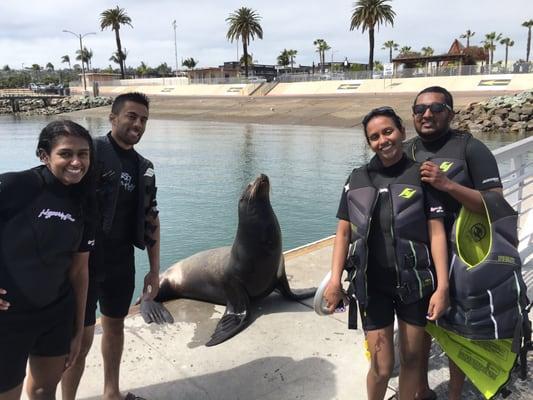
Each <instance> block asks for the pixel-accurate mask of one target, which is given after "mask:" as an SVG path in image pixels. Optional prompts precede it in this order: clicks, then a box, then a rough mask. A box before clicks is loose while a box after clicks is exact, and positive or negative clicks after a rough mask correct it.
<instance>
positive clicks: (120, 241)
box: [62, 93, 159, 400]
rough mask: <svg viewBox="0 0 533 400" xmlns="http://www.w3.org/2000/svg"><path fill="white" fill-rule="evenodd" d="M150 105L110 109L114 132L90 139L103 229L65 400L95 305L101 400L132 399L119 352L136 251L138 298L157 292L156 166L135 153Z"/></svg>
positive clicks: (138, 102) (124, 99) (124, 98)
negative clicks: (142, 267) (140, 263)
mask: <svg viewBox="0 0 533 400" xmlns="http://www.w3.org/2000/svg"><path fill="white" fill-rule="evenodd" d="M148 107H149V102H148V98H147V97H146V96H145V95H144V94H141V93H126V94H123V95H120V96H118V97H117V98H116V99H115V101H114V102H113V105H112V108H111V114H110V117H109V120H110V122H111V132H109V133H108V134H107V135H106V136H102V137H99V138H97V139H95V152H96V179H97V198H98V202H99V217H100V220H99V224H100V227H99V228H100V229H99V230H98V231H97V236H96V249H95V252H94V253H93V255H92V256H91V258H90V270H89V271H90V276H89V290H88V295H87V310H86V315H85V326H86V328H85V332H84V338H83V343H82V350H81V352H80V357H79V358H78V362H77V364H76V365H75V366H74V367H73V368H72V369H71V370H69V371H67V372H66V373H65V374H64V376H63V379H62V392H63V399H64V400H68V399H72V400H73V399H74V398H75V397H76V391H77V388H78V385H79V382H80V379H81V376H82V374H83V370H84V367H85V358H86V356H87V353H88V352H89V350H90V347H91V344H92V341H93V337H94V325H95V312H96V303H97V302H99V304H100V311H101V314H102V316H101V325H102V330H103V334H102V355H103V360H104V394H103V397H102V398H103V399H106V400H122V399H124V398H125V399H134V398H137V397H135V396H134V395H133V394H131V393H128V394H127V395H126V396H125V397H124V396H123V395H122V394H121V393H120V390H119V368H120V360H121V357H122V350H123V346H124V318H125V317H126V315H127V314H128V309H129V307H130V304H131V300H132V297H133V291H134V288H135V263H134V246H135V247H138V248H140V249H144V248H146V250H147V252H148V259H149V263H150V271H149V272H148V273H147V274H146V276H145V278H144V288H143V293H145V296H148V297H149V298H152V299H153V298H154V297H155V296H156V295H157V292H158V290H159V217H158V211H157V203H156V196H155V195H156V186H155V175H154V169H153V165H152V163H151V162H150V161H148V160H147V159H145V158H144V157H142V156H141V155H140V154H139V153H137V152H136V151H135V150H134V148H133V146H134V145H135V144H137V143H138V142H139V140H140V139H141V137H142V135H143V133H144V131H145V128H146V122H147V120H148Z"/></svg>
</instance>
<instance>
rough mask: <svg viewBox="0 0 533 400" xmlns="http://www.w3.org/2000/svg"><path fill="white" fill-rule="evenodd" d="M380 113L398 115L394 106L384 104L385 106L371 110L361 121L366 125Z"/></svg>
mask: <svg viewBox="0 0 533 400" xmlns="http://www.w3.org/2000/svg"><path fill="white" fill-rule="evenodd" d="M378 115H386V116H390V117H397V116H398V115H397V114H396V112H395V111H394V110H393V108H392V107H389V106H383V107H378V108H374V109H373V110H371V111H370V112H369V113H368V114H366V115H365V117H364V118H363V121H362V122H361V123H362V124H363V125H364V126H366V124H368V121H370V120H371V119H372V118H374V117H375V116H378Z"/></svg>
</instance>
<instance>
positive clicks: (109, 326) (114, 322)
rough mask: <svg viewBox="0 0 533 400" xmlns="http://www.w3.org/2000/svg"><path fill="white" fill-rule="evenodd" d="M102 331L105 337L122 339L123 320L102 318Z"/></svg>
mask: <svg viewBox="0 0 533 400" xmlns="http://www.w3.org/2000/svg"><path fill="white" fill-rule="evenodd" d="M102 329H103V333H104V335H105V336H113V337H117V336H118V337H120V336H123V335H124V319H123V318H107V317H103V318H102Z"/></svg>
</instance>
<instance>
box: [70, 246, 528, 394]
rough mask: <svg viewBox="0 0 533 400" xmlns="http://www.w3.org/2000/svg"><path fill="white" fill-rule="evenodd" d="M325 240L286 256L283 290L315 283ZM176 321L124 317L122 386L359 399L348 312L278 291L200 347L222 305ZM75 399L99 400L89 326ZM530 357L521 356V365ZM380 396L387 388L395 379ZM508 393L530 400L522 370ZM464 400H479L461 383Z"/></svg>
mask: <svg viewBox="0 0 533 400" xmlns="http://www.w3.org/2000/svg"><path fill="white" fill-rule="evenodd" d="M331 252H332V238H327V239H325V240H323V241H320V242H317V243H313V244H311V245H308V246H305V247H303V248H299V249H295V250H292V251H289V252H287V253H286V254H285V257H286V264H287V268H286V269H287V274H288V276H289V280H290V283H291V286H292V287H294V288H304V287H310V286H316V285H317V284H318V283H319V282H320V281H321V280H322V278H323V276H324V275H325V274H326V273H327V271H328V270H329V268H330V262H331ZM167 307H168V308H169V310H170V311H171V312H172V314H173V316H174V318H175V321H176V322H175V323H174V324H173V325H166V326H158V325H153V324H152V325H146V324H145V323H144V321H143V319H142V317H141V316H140V315H139V314H138V310H137V309H135V308H134V309H132V313H131V315H130V316H129V317H128V318H127V319H126V329H125V332H126V339H125V345H124V356H123V360H122V365H121V389H122V390H123V392H124V393H125V392H127V391H130V392H133V393H135V394H137V395H138V396H142V397H145V398H146V399H153V400H155V399H176V400H189V399H191V400H226V399H227V400H237V399H238V400H255V399H261V400H281V399H282V400H290V399H291V400H292V399H294V400H296V399H306V400H315V399H316V400H318V399H320V400H324V399H339V400H345V399H366V383H365V382H366V373H367V369H368V361H367V359H366V358H365V355H364V348H363V342H364V337H363V333H362V331H361V330H357V331H354V330H348V329H347V313H340V314H335V315H333V316H327V317H320V316H318V315H317V314H315V312H314V311H313V309H312V299H309V300H307V301H305V302H302V303H299V302H290V301H287V300H285V299H284V298H282V297H281V295H279V294H277V293H273V294H272V295H270V296H268V297H267V298H265V299H263V300H262V301H259V302H257V303H254V304H253V315H252V322H251V324H250V325H249V326H248V327H247V328H246V329H245V330H244V331H243V332H241V333H239V334H238V335H237V336H235V337H233V338H232V339H230V340H228V341H226V342H224V343H222V344H220V345H218V346H215V347H205V346H204V343H206V342H207V341H208V339H209V338H210V335H211V333H212V332H213V331H214V329H215V326H216V324H217V322H218V320H219V319H220V317H221V316H222V314H223V313H224V307H222V306H215V305H212V304H208V303H202V302H198V301H191V300H185V299H181V300H175V301H172V302H169V303H167ZM96 332H97V333H96V337H95V342H94V345H93V348H92V350H91V353H90V354H89V357H88V359H87V368H86V371H85V375H84V377H83V379H82V382H81V386H80V390H79V392H78V398H80V399H85V400H89V399H99V398H100V395H101V393H102V386H103V383H102V381H103V366H102V358H101V354H100V339H101V330H100V329H99V327H98V326H97V329H96ZM433 350H434V351H433V352H432V356H431V359H430V369H431V371H430V380H431V386H432V387H433V388H434V389H435V390H436V391H437V393H438V397H439V399H445V398H446V397H447V396H446V393H447V381H448V369H447V361H446V357H445V356H444V355H443V354H442V353H441V352H440V351H439V349H438V346H436V345H434V349H433ZM532 360H533V356H532V355H530V356H529V361H530V362H529V364H530V366H531V365H533V363H531V361H532ZM390 387H391V388H390V390H389V391H388V393H387V396H386V397H385V398H389V397H390V396H392V395H393V394H394V389H395V388H396V387H397V378H394V379H392V380H391V382H390ZM509 388H510V389H511V390H512V393H511V395H510V396H508V397H507V398H508V399H531V397H530V396H531V393H533V382H532V380H531V372H529V375H528V379H527V380H526V381H523V382H522V381H520V380H517V379H513V382H512V383H511V384H510V386H509ZM464 398H465V399H481V398H482V397H481V396H480V395H478V394H477V393H476V391H475V389H473V388H472V387H471V386H467V390H465V394H464Z"/></svg>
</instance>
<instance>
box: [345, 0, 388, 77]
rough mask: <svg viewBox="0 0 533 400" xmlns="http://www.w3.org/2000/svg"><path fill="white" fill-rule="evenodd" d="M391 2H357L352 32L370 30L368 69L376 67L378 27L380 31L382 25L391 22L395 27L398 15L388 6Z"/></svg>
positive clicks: (367, 0) (361, 0)
mask: <svg viewBox="0 0 533 400" xmlns="http://www.w3.org/2000/svg"><path fill="white" fill-rule="evenodd" d="M389 1H390V0H357V2H356V3H355V4H354V6H355V7H354V10H353V14H352V18H351V22H350V30H351V31H353V30H354V29H359V28H361V32H362V33H365V30H367V29H368V42H369V47H370V51H369V55H368V68H372V67H373V65H374V29H375V28H376V26H377V27H378V29H379V26H380V25H385V24H387V22H390V24H391V26H394V17H395V16H396V13H395V12H394V10H393V9H392V7H391V6H390V5H388V4H385V3H388V2H389Z"/></svg>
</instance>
